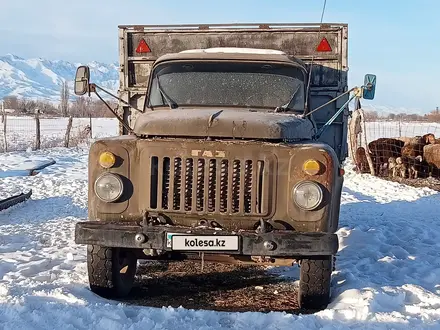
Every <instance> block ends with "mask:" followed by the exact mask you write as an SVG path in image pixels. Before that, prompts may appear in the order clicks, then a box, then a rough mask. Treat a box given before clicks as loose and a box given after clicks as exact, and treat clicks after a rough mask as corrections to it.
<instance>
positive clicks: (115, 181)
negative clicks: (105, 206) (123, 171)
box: [95, 173, 123, 203]
mask: <svg viewBox="0 0 440 330" xmlns="http://www.w3.org/2000/svg"><path fill="white" fill-rule="evenodd" d="M122 191H123V184H122V180H121V178H120V177H119V176H117V175H115V174H111V173H104V174H102V175H101V176H100V177H99V178H98V179H96V181H95V194H96V196H98V198H99V199H100V200H102V201H104V202H107V203H110V202H114V201H116V200H117V199H118V198H119V197H121V195H122Z"/></svg>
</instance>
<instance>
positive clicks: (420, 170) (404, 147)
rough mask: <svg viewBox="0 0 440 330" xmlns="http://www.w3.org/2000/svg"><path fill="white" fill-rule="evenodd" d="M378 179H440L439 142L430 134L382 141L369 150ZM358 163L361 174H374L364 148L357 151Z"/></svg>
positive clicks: (374, 142) (382, 139)
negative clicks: (384, 177)
mask: <svg viewBox="0 0 440 330" xmlns="http://www.w3.org/2000/svg"><path fill="white" fill-rule="evenodd" d="M367 150H368V152H369V156H370V159H371V162H372V165H373V167H374V174H375V175H377V176H389V177H402V178H408V179H417V178H428V177H432V178H437V179H438V178H440V139H436V138H435V136H434V134H432V133H429V134H425V135H423V136H416V137H411V138H405V137H402V138H379V139H377V140H374V141H371V142H370V143H369V144H368V148H367ZM355 162H356V166H357V170H358V171H359V172H361V173H371V170H370V165H369V162H368V158H367V151H366V149H365V148H364V147H359V148H357V150H356V154H355Z"/></svg>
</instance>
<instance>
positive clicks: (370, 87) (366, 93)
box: [362, 74, 376, 100]
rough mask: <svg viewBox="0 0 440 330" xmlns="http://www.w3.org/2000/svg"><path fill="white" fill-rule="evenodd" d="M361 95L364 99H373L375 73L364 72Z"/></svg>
mask: <svg viewBox="0 0 440 330" xmlns="http://www.w3.org/2000/svg"><path fill="white" fill-rule="evenodd" d="M362 90H363V95H362V97H363V98H364V99H366V100H372V99H374V93H375V92H376V75H374V74H366V75H365V79H364V86H363V88H362Z"/></svg>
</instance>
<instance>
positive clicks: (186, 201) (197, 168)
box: [149, 156, 269, 215]
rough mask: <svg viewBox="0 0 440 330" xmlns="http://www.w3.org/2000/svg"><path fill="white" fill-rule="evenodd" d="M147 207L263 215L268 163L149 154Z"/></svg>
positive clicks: (265, 210)
mask: <svg viewBox="0 0 440 330" xmlns="http://www.w3.org/2000/svg"><path fill="white" fill-rule="evenodd" d="M150 160H151V163H150V164H151V166H150V168H149V171H150V173H149V177H150V180H149V181H150V208H149V209H150V210H157V211H170V212H184V213H198V214H200V213H213V214H235V215H263V214H267V209H268V201H267V198H268V193H267V192H268V191H269V182H268V169H267V168H266V166H268V164H267V162H266V161H265V160H264V159H263V160H259V159H234V160H229V159H211V158H198V157H189V158H184V157H159V156H151V157H150Z"/></svg>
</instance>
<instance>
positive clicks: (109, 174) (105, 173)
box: [93, 172, 124, 203]
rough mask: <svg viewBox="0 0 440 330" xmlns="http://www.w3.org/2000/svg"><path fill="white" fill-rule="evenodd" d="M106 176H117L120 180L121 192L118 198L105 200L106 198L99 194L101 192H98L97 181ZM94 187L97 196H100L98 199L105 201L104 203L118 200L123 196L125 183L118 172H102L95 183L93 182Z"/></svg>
mask: <svg viewBox="0 0 440 330" xmlns="http://www.w3.org/2000/svg"><path fill="white" fill-rule="evenodd" d="M105 176H111V177H114V178H116V179H117V180H118V182H119V184H120V185H121V190H120V191H119V194H118V195H117V198H114V199H112V200H105V199H103V198H101V197H100V196H99V194H97V193H96V185H97V183H98V182H99V180H101V179H102V178H103V177H105ZM93 188H94V191H95V196H96V197H98V199H99V200H100V201H102V202H104V203H114V202H116V201H117V200H119V198H121V196H122V195H123V194H124V183H123V181H122V179H121V177H120V176H119V175H118V174H116V173H110V172H104V173H102V174H101V175H100V176H98V177H97V178H96V180H95V183H94V184H93Z"/></svg>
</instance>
